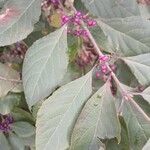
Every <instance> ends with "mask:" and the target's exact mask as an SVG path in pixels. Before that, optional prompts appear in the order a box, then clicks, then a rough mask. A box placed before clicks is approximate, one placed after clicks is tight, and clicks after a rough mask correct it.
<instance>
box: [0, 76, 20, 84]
mask: <svg viewBox="0 0 150 150" xmlns="http://www.w3.org/2000/svg"><path fill="white" fill-rule="evenodd" d="M0 80H4V81H9V82H17V83H22V81H21V80H17V79H7V78H4V77H2V76H0Z"/></svg>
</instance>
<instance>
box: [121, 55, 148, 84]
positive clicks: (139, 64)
mask: <svg viewBox="0 0 150 150" xmlns="http://www.w3.org/2000/svg"><path fill="white" fill-rule="evenodd" d="M122 60H123V61H124V62H125V63H126V64H127V65H128V66H129V67H130V69H131V71H132V73H133V74H134V75H135V77H136V78H137V80H138V81H139V83H140V84H141V85H149V84H150V53H147V54H141V55H137V56H133V57H124V58H122Z"/></svg>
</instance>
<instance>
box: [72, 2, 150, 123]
mask: <svg viewBox="0 0 150 150" xmlns="http://www.w3.org/2000/svg"><path fill="white" fill-rule="evenodd" d="M70 6H71V9H72V10H73V11H74V13H76V12H77V10H76V8H75V7H74V6H73V3H72V2H70ZM81 25H82V27H83V28H84V29H85V30H86V32H87V35H88V37H89V39H90V40H91V42H92V44H93V45H94V48H95V50H96V51H97V53H98V54H99V56H104V54H103V53H102V52H101V50H100V48H99V47H98V45H97V43H96V41H95V39H94V37H93V36H92V34H91V32H90V31H89V29H88V28H87V26H86V25H85V23H84V21H82V22H81ZM106 65H107V68H108V70H109V71H110V72H111V76H112V78H113V79H114V81H115V83H116V84H117V86H118V87H119V90H120V92H121V95H122V97H123V99H122V100H123V101H122V103H121V106H120V109H119V111H120V110H121V109H122V107H123V104H124V101H125V100H130V101H131V103H132V104H133V105H134V106H135V107H136V108H137V110H138V111H139V112H141V113H142V114H143V116H144V117H145V119H147V120H149V121H150V118H149V117H148V116H147V114H146V113H145V112H144V111H143V110H142V109H141V108H140V106H139V105H138V104H137V103H136V102H135V101H134V99H133V98H132V96H131V94H130V93H128V91H126V89H124V88H123V87H122V85H121V83H120V81H119V80H118V78H117V77H116V75H115V73H114V72H113V71H112V69H111V68H110V66H109V64H108V63H107V64H106ZM119 113H120V112H119Z"/></svg>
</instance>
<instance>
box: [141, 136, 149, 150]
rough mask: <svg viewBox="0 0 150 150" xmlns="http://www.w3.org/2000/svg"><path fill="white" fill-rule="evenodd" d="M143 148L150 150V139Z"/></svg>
mask: <svg viewBox="0 0 150 150" xmlns="http://www.w3.org/2000/svg"><path fill="white" fill-rule="evenodd" d="M142 150H150V139H149V140H148V141H147V143H146V144H145V145H144V147H143V149H142Z"/></svg>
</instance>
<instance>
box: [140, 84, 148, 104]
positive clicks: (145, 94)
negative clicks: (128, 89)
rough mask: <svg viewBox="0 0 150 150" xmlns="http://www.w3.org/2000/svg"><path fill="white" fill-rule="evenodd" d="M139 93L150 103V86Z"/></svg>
mask: <svg viewBox="0 0 150 150" xmlns="http://www.w3.org/2000/svg"><path fill="white" fill-rule="evenodd" d="M140 95H141V96H142V97H143V98H144V99H145V100H146V101H147V102H148V103H149V104H150V86H149V87H148V88H146V89H145V90H144V91H143V92H142V93H140Z"/></svg>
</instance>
